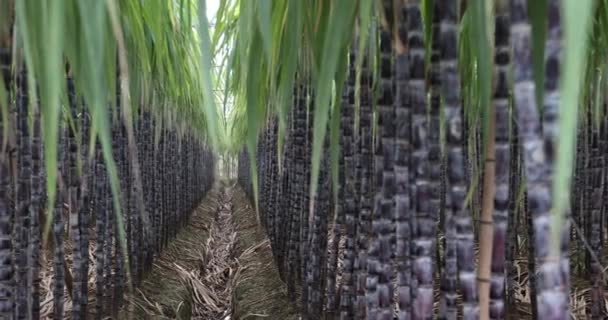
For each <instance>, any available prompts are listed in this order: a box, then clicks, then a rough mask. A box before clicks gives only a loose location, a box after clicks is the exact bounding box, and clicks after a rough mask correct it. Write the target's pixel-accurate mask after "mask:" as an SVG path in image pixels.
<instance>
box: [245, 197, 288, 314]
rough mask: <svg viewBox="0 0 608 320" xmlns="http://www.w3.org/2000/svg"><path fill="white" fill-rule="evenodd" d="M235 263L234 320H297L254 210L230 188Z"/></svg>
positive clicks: (247, 201) (248, 202)
mask: <svg viewBox="0 0 608 320" xmlns="http://www.w3.org/2000/svg"><path fill="white" fill-rule="evenodd" d="M233 198H234V199H233V201H234V211H233V221H234V222H235V223H236V230H237V246H236V251H237V254H238V255H239V257H238V261H239V263H240V265H241V269H240V272H239V274H238V276H237V277H236V281H235V285H236V286H235V288H234V291H233V293H234V298H233V301H234V302H233V303H234V306H233V307H234V310H233V315H234V319H243V320H244V319H249V320H251V319H272V320H274V319H285V320H290V319H299V316H298V310H297V306H296V305H295V303H293V302H291V301H290V300H289V299H288V297H287V287H286V285H285V283H284V282H282V281H281V279H280V277H279V272H278V270H277V268H276V265H275V263H274V260H273V255H272V249H271V247H270V241H268V238H267V237H266V233H265V232H264V230H262V228H261V227H260V226H259V225H258V223H257V218H256V212H255V209H254V208H252V206H251V204H250V201H249V199H247V196H246V195H245V193H244V192H243V190H242V189H241V188H240V187H234V197H233Z"/></svg>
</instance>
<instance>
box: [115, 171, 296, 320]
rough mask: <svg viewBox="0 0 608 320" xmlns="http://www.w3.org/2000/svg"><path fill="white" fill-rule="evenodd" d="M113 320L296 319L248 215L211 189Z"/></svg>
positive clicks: (230, 190) (238, 196)
mask: <svg viewBox="0 0 608 320" xmlns="http://www.w3.org/2000/svg"><path fill="white" fill-rule="evenodd" d="M118 318H119V319H127V318H129V319H181V320H185V319H200V320H212V319H213V320H237V319H257V318H260V319H262V318H263V319H298V317H297V308H296V307H295V306H294V305H292V303H291V302H290V301H289V300H288V298H287V291H286V287H285V284H284V283H283V282H282V281H281V280H280V278H279V274H278V271H277V270H276V267H275V265H274V261H273V256H272V251H271V248H270V244H269V241H268V240H267V238H266V235H265V233H264V231H263V230H262V229H261V228H260V227H258V225H257V220H256V213H255V210H253V208H252V207H251V205H250V203H249V201H248V199H247V198H246V196H245V194H244V192H243V191H242V190H241V189H240V188H238V187H229V186H225V185H224V184H221V183H220V184H218V185H217V186H216V187H215V188H214V189H213V190H212V191H210V193H209V195H208V196H207V198H206V199H205V200H204V201H203V202H202V203H201V205H199V207H198V208H197V209H196V210H195V212H193V214H192V216H191V218H190V223H189V224H188V226H186V227H185V228H183V229H182V231H180V233H179V234H178V235H177V237H176V238H175V239H174V240H173V241H172V242H171V243H170V244H169V245H168V246H167V248H165V249H164V250H163V252H162V254H161V255H160V256H159V257H157V258H156V260H155V262H154V267H153V270H152V271H151V272H150V273H149V274H148V275H147V276H146V277H145V279H144V281H143V282H142V284H141V286H140V287H139V288H138V289H136V290H135V293H134V294H133V295H132V296H131V297H127V305H126V306H125V307H123V309H122V311H121V313H120V314H119V316H118Z"/></svg>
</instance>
